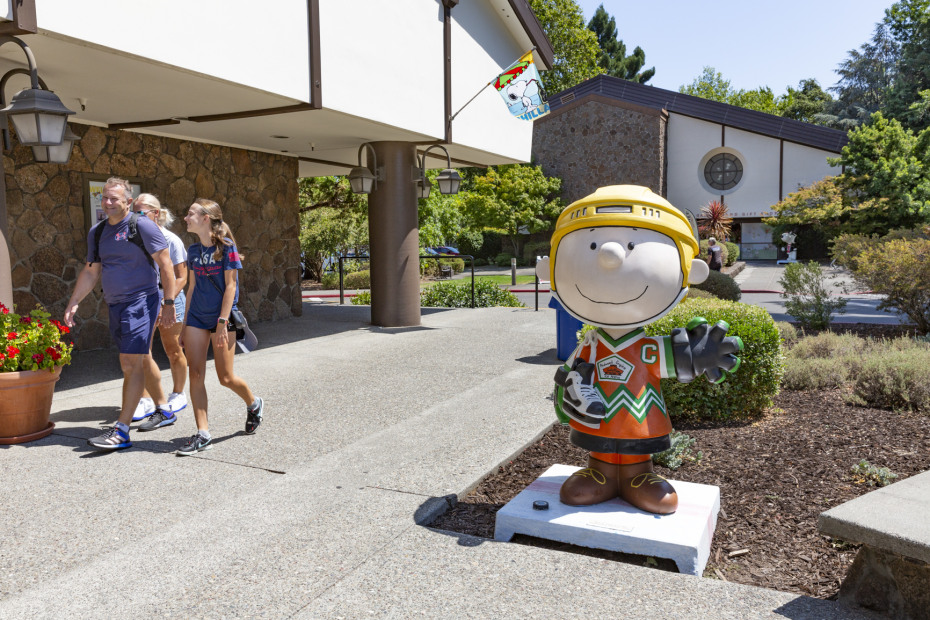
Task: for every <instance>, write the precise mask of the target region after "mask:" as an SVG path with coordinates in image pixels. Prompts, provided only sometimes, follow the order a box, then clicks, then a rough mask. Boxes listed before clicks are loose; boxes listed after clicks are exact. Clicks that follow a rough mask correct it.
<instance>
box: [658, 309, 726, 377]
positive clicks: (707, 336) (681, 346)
mask: <svg viewBox="0 0 930 620" xmlns="http://www.w3.org/2000/svg"><path fill="white" fill-rule="evenodd" d="M729 329H730V326H729V325H728V324H727V323H726V321H717V323H716V324H715V325H714V326H713V327H711V328H710V329H708V327H707V320H706V319H703V318H701V317H695V318H693V319H691V320H690V321H689V322H688V325H687V326H686V327H685V329H681V328H678V329H676V330H674V331H673V332H672V343H673V348H674V351H675V368H676V371H677V373H678V379H679V381H682V382H684V383H688V382H690V381H692V380H693V379H694V378H695V377H698V376H700V375H704V376H705V377H707V380H708V381H710V382H711V383H720V382H721V381H723V380H724V379H726V374H725V372H726V373H733V372H736V369H737V368H739V365H740V358H738V357H737V356H736V355H734V353H738V352H740V351H742V350H743V341H742V340H741V339H740V337H739V336H726V333H727V330H729Z"/></svg>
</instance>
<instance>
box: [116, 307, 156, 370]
mask: <svg viewBox="0 0 930 620" xmlns="http://www.w3.org/2000/svg"><path fill="white" fill-rule="evenodd" d="M160 305H161V297H160V296H159V294H158V293H152V294H151V295H147V296H145V297H140V298H138V299H135V300H133V301H127V302H125V303H121V304H113V305H111V306H110V307H109V308H110V335H111V336H113V340H114V341H116V344H117V346H118V347H119V352H120V353H131V354H137V353H138V354H142V355H145V354H148V352H149V344H150V343H151V341H152V334H154V333H155V322H156V321H157V320H158V310H159V306H160Z"/></svg>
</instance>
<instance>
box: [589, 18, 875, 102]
mask: <svg viewBox="0 0 930 620" xmlns="http://www.w3.org/2000/svg"><path fill="white" fill-rule="evenodd" d="M576 2H578V4H579V5H580V6H581V9H582V10H583V11H584V16H585V24H587V23H588V21H590V19H591V17H592V16H593V15H594V11H596V10H597V7H598V6H600V5H601V4H603V5H604V8H605V9H606V10H607V12H608V13H609V14H610V15H612V16H613V17H614V18H616V20H617V31H618V32H619V38H620V39H621V40H622V41H623V42H624V43H625V44H626V46H627V53H629V52H630V51H632V50H633V49H634V48H635V47H636V46H637V45H638V46H640V47H641V48H643V51H644V52H646V67H653V66H654V67H655V68H656V74H655V76H654V77H653V78H652V79H651V80H650V81H649V84H650V85H652V86H657V87H659V88H667V89H669V90H678V87H679V86H681V85H683V84H690V83H691V82H692V81H693V80H694V78H696V77H698V76H699V75H700V74H701V72H702V70H703V68H704V66H705V65H709V66H712V67H714V68H715V69H716V70H717V71H719V72H720V73H722V74H723V77H724V78H726V79H728V80H730V82H731V85H732V87H733V88H736V89H752V88H756V87H758V86H769V87H770V88H771V89H772V90H773V91H774V93H775V94H776V95H781V94H783V93H784V92H785V90H786V87H787V86H792V87H797V85H798V82H800V81H801V80H803V79H807V78H816V79H817V81H819V82H820V85H821V86H822V87H823V88H827V87H829V86H833V85H834V84H835V83H836V81H837V75H836V73H835V72H834V70H835V69H836V66H837V65H838V64H839V63H840V62H841V61H843V60H844V59H845V58H846V56H847V52H848V51H849V50H851V49H858V48H859V47H860V46H861V45H862V44H863V43H865V42H867V41H868V40H869V39H871V37H872V31H873V30H874V28H875V24H876V23H877V22H879V21H880V20H881V19H882V18H883V17H884V15H885V9H886V8H888V7H890V6H891V5H892V4H893V1H892V0H843V2H833V1H827V0H780V1H778V2H772V1H770V0H748V1H743V2H738V1H737V2H733V1H731V2H723V3H713V2H710V3H709V2H697V1H694V0H659V1H658V2H644V1H642V0H639V1H630V0H576Z"/></svg>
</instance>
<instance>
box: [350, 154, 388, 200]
mask: <svg viewBox="0 0 930 620" xmlns="http://www.w3.org/2000/svg"><path fill="white" fill-rule="evenodd" d="M366 146H367V147H368V152H369V153H371V157H370V158H369V159H370V161H373V162H374V166H373V170H374V171H372V169H371V168H369V167H368V166H363V165H362V150H363V149H364V148H365V147H366ZM381 175H382V173H381V170H380V169H379V168H378V156H377V155H376V154H375V148H374V147H373V146H372V145H371V144H370V143H368V142H362V144H361V145H360V146H359V147H358V167H357V168H352V170H351V171H350V172H349V185H350V186H351V187H352V192H353V193H355V194H370V193H371V192H372V191H373V190H376V189H378V180H379V179H381Z"/></svg>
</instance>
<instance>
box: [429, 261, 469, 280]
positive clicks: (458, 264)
mask: <svg viewBox="0 0 930 620" xmlns="http://www.w3.org/2000/svg"><path fill="white" fill-rule="evenodd" d="M443 265H449V266H450V267H452V272H453V273H462V272H463V271H464V270H465V259H463V258H440V259H438V260H437V259H435V258H424V259H421V260H420V275H421V276H423V277H425V278H438V277H439V276H440V275H441V273H442V266H443Z"/></svg>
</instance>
